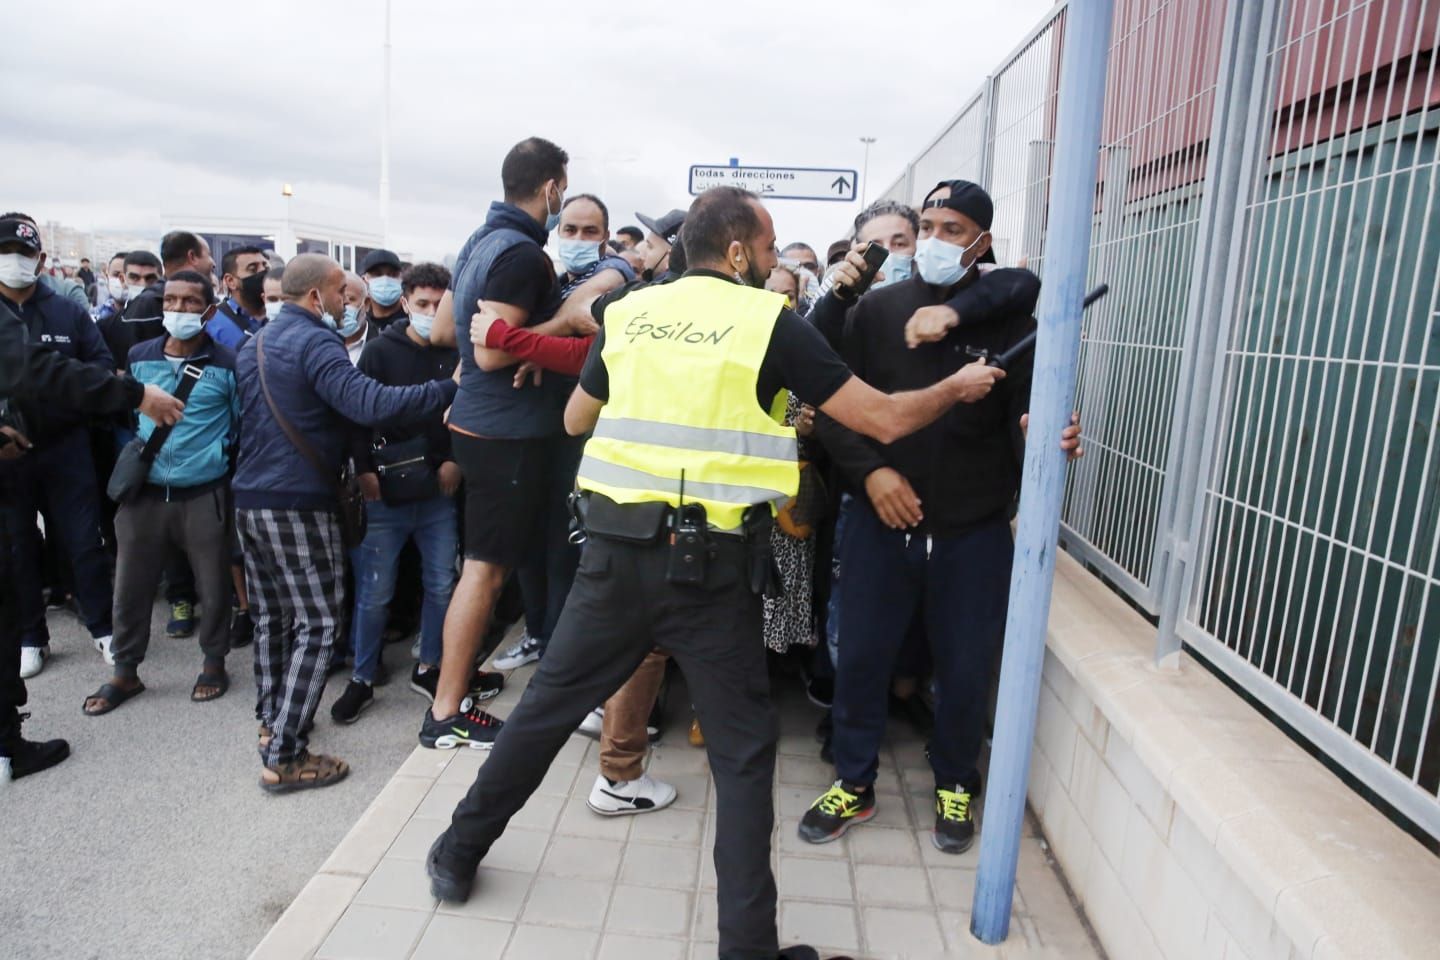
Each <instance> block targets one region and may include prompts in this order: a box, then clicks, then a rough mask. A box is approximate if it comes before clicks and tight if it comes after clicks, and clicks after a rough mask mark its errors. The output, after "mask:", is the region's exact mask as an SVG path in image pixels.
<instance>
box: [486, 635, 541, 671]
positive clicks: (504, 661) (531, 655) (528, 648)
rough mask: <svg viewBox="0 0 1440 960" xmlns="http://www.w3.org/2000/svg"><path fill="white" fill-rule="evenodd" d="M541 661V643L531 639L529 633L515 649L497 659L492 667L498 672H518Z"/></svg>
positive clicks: (512, 648)
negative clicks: (530, 664)
mask: <svg viewBox="0 0 1440 960" xmlns="http://www.w3.org/2000/svg"><path fill="white" fill-rule="evenodd" d="M539 659H540V641H539V640H534V639H531V637H530V635H529V634H528V633H527V634H525V635H524V636H522V637H521V638H520V641H519V642H518V643H516V644H515V645H514V646H513V647H511V648H510V649H509V650H506V651H505V652H504V653H502V654H500V656H498V657H496V658H495V660H494V662H493V663H491V664H490V665H491V666H492V667H494V668H495V669H496V670H518V669H519V668H521V667H523V666H525V664H527V663H534V662H535V661H536V660H539Z"/></svg>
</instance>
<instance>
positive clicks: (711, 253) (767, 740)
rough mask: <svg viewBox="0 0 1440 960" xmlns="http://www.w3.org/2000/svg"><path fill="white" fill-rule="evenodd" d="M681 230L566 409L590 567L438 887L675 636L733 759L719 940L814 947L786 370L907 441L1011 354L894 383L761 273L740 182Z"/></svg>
mask: <svg viewBox="0 0 1440 960" xmlns="http://www.w3.org/2000/svg"><path fill="white" fill-rule="evenodd" d="M684 244H685V252H686V255H687V259H688V261H689V265H690V269H689V270H687V271H686V273H685V275H684V276H683V277H681V278H680V279H678V280H676V281H674V282H672V283H668V284H664V285H656V286H650V287H643V288H639V289H636V290H634V291H633V292H631V293H629V294H628V295H627V296H625V297H623V298H619V299H616V300H612V301H611V302H609V303H608V305H606V306H605V307H604V315H603V318H602V319H603V328H602V330H601V333H600V335H599V336H597V337H596V340H595V343H594V344H593V345H592V347H591V350H590V354H589V358H588V359H587V361H586V365H585V369H584V371H583V372H582V373H581V376H580V386H579V387H578V388H577V389H576V391H575V393H574V394H573V395H572V397H571V399H570V404H569V406H568V408H567V409H566V411H565V426H566V429H567V430H568V431H569V432H570V433H571V434H573V435H577V436H578V435H582V434H584V433H592V436H591V439H590V440H589V442H588V443H587V444H586V447H585V455H584V459H583V460H582V462H581V465H580V471H579V477H578V485H579V487H580V490H581V491H582V494H581V502H582V503H583V506H582V507H581V512H582V513H583V519H584V527H585V531H586V534H587V536H588V539H587V541H586V543H585V549H584V554H583V556H582V558H581V562H580V571H579V574H578V575H577V576H576V578H575V584H574V586H573V587H572V588H571V591H570V596H569V598H568V600H567V601H566V604H565V609H564V612H563V613H562V615H561V617H560V622H559V625H558V626H557V627H556V630H555V633H554V635H553V636H552V637H551V639H550V647H549V649H548V651H547V652H546V655H545V657H544V659H542V660H541V661H540V665H539V667H538V668H537V669H536V672H535V675H534V677H532V678H531V680H530V685H529V686H528V687H527V688H526V690H525V694H524V696H523V697H522V698H521V700H520V702H519V704H517V705H516V707H515V710H514V712H513V713H511V715H510V719H509V720H508V722H507V723H506V725H505V728H504V730H502V731H501V733H500V736H499V738H498V739H497V740H496V742H495V745H494V749H493V751H492V753H491V756H490V758H489V761H488V762H487V763H486V764H485V765H484V766H483V767H481V768H480V772H479V775H478V776H477V777H476V780H475V783H474V785H473V786H471V788H470V791H469V793H468V794H467V795H466V796H465V798H464V799H463V800H461V802H460V804H459V806H458V807H457V808H456V810H455V814H454V818H453V820H452V822H451V825H450V828H449V829H448V830H447V831H445V833H443V834H442V835H441V836H440V837H439V839H437V840H436V841H435V844H434V846H433V847H432V848H431V850H430V854H429V857H428V858H427V864H426V867H427V872H428V873H429V875H430V878H431V891H432V893H433V894H434V895H435V896H436V897H438V898H439V899H442V900H462V901H463V900H465V899H467V898H468V897H469V894H470V888H471V885H472V883H473V881H474V878H475V869H476V866H477V865H478V864H479V862H480V860H481V859H482V858H483V857H484V856H485V854H486V852H487V851H488V850H489V849H490V846H491V844H493V843H494V842H495V840H496V839H497V838H499V836H500V834H501V832H502V831H503V830H504V829H505V825H506V823H507V822H508V821H509V819H510V817H511V816H513V815H514V814H515V813H516V812H517V811H518V810H519V809H520V808H521V807H522V806H523V805H524V804H525V802H526V800H527V799H529V797H530V795H531V793H532V792H534V790H535V789H536V788H537V787H538V786H539V785H540V781H541V780H542V779H543V777H544V776H545V773H546V771H547V770H548V769H549V766H550V763H551V761H552V760H553V759H554V757H555V754H556V753H557V752H558V751H559V750H560V748H561V747H562V746H563V745H564V743H565V741H566V740H567V739H568V738H569V736H570V734H571V733H572V732H573V731H574V730H575V728H576V726H577V725H578V724H579V723H580V721H581V719H583V718H584V716H585V715H586V714H587V713H588V712H589V711H590V710H592V709H593V708H594V707H596V706H598V705H599V704H601V703H603V702H604V701H605V700H606V698H608V697H609V696H610V694H612V693H613V692H614V691H615V690H616V689H617V688H618V687H619V686H620V685H621V684H622V683H623V682H624V681H625V680H626V679H627V678H628V677H629V676H630V675H631V674H632V673H633V672H634V670H635V668H636V666H638V665H639V663H640V661H641V660H642V659H644V657H645V655H646V654H647V653H648V652H649V651H650V650H652V649H653V648H655V647H661V648H663V649H665V650H667V651H669V652H670V654H671V655H672V656H673V657H674V658H675V660H676V661H677V662H678V663H679V665H680V668H681V670H682V671H683V672H684V673H685V678H686V683H687V686H688V688H689V691H690V697H691V700H692V701H693V703H694V705H695V711H696V714H697V715H698V716H699V719H700V723H701V725H702V726H703V727H704V729H705V740H706V749H707V751H708V753H709V761H710V770H711V773H712V774H713V775H714V777H715V789H716V796H717V798H718V799H717V818H716V827H715V848H714V851H715V874H716V880H717V886H718V890H717V897H718V900H719V903H718V907H719V909H718V916H719V941H720V944H719V955H720V957H721V958H724V960H740V958H745V960H760V958H763V960H774V958H776V957H785V958H795V960H798V958H813V957H816V956H817V954H816V953H815V951H814V950H813V949H811V948H809V947H806V946H792V947H789V948H787V949H786V950H785V951H783V952H782V951H781V950H780V949H779V944H778V941H777V936H776V930H775V880H774V877H773V876H772V875H771V871H770V835H771V832H772V827H773V824H774V812H773V810H772V807H771V789H772V781H773V778H774V768H775V740H776V726H777V725H776V719H775V715H774V712H773V710H772V708H771V704H770V692H769V683H768V676H767V673H766V666H765V650H764V644H763V642H762V639H761V631H762V612H761V610H762V608H761V593H762V592H763V590H764V588H765V586H766V584H767V581H768V579H769V574H770V571H771V570H772V568H773V565H772V563H771V561H770V558H769V556H768V554H767V553H766V552H765V550H766V545H768V543H769V524H770V522H771V517H772V514H773V508H774V506H775V505H777V504H780V503H783V502H784V501H785V500H787V499H788V498H790V497H791V496H792V495H794V493H795V491H796V488H797V486H798V484H799V467H798V464H797V461H796V446H795V433H794V430H792V429H791V428H788V427H783V426H781V425H780V421H781V415H782V413H783V412H784V409H785V397H786V391H787V390H789V391H793V392H794V393H795V394H796V395H797V396H798V397H799V398H800V399H801V400H803V401H805V402H807V403H810V404H812V405H814V406H816V407H818V408H820V409H821V410H823V411H824V412H825V413H826V414H828V415H829V416H831V417H833V418H834V419H835V420H837V421H839V422H840V423H842V424H845V425H846V426H847V427H849V428H851V429H852V430H855V431H857V432H859V433H862V434H865V435H867V436H871V437H874V438H875V439H877V440H879V441H881V442H882V443H890V442H893V441H894V440H896V439H898V438H899V437H902V436H905V435H906V434H908V433H911V432H913V431H915V430H917V429H919V428H920V427H922V426H924V425H926V424H928V423H930V422H932V421H933V420H935V419H936V418H937V417H939V416H940V415H941V414H942V413H944V412H945V411H946V410H947V409H949V407H950V406H951V405H953V404H955V403H957V402H974V401H976V400H979V399H980V398H982V397H983V396H985V394H987V393H988V392H989V390H990V388H991V386H992V384H993V383H994V382H995V381H996V380H997V379H999V378H1000V377H1003V376H1004V374H1003V373H1002V372H1001V371H999V370H997V369H995V368H991V367H986V366H984V365H982V364H978V363H977V364H972V365H970V366H967V367H964V368H962V369H961V370H960V371H958V372H957V373H956V374H954V375H953V376H951V377H950V378H948V379H946V380H944V381H941V382H940V383H938V384H936V385H935V386H933V387H931V388H929V389H926V390H919V391H912V392H907V393H897V394H890V395H886V394H882V393H880V392H879V391H876V390H874V389H873V388H871V387H869V386H867V385H866V384H864V383H863V382H861V381H860V380H859V379H858V378H856V377H855V376H854V375H852V374H851V372H850V371H849V369H848V368H847V367H846V366H845V364H844V363H843V362H842V361H841V360H840V359H839V357H837V356H836V355H835V353H834V352H833V351H832V350H831V349H830V347H829V345H828V344H827V343H826V341H825V338H824V337H823V336H821V334H820V333H819V332H818V331H817V330H815V328H813V327H811V326H810V325H809V324H808V323H806V322H805V321H804V320H802V319H801V318H800V317H799V316H797V315H796V314H794V313H793V312H791V311H790V310H788V309H786V308H785V303H784V298H782V297H781V296H779V295H778V294H773V293H768V292H766V291H765V290H763V289H761V288H762V287H763V285H764V282H765V279H766V277H768V276H769V274H770V271H771V270H772V269H773V268H774V266H775V264H776V262H777V259H778V257H777V254H776V250H775V228H774V225H773V223H772V221H771V219H770V215H769V214H768V213H767V212H766V211H765V208H764V207H763V206H762V205H761V204H760V201H759V200H758V198H756V197H755V196H754V195H752V194H750V193H747V192H745V191H743V190H739V189H736V188H731V187H718V188H715V189H713V190H710V191H708V192H706V193H705V194H703V195H702V196H700V197H699V198H698V199H696V201H695V202H694V204H692V205H691V207H690V211H689V213H688V214H687V215H686V218H685V234H684ZM592 431H593V432H592ZM678 879H680V878H677V880H678ZM686 882H688V880H687V881H686Z"/></svg>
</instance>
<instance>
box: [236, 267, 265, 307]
mask: <svg viewBox="0 0 1440 960" xmlns="http://www.w3.org/2000/svg"><path fill="white" fill-rule="evenodd" d="M240 296H241V297H242V298H243V299H244V300H245V301H246V302H247V303H259V302H261V301H262V300H264V299H265V273H264V271H261V272H260V273H252V274H250V276H248V277H246V278H245V279H243V280H241V281H240Z"/></svg>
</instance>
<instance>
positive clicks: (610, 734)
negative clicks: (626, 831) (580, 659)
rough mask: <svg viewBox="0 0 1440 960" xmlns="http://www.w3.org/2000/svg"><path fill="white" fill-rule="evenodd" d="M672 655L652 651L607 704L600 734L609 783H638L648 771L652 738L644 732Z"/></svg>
mask: <svg viewBox="0 0 1440 960" xmlns="http://www.w3.org/2000/svg"><path fill="white" fill-rule="evenodd" d="M669 657H670V655H669V654H668V653H664V652H662V651H660V650H651V651H650V652H649V653H647V654H646V655H645V659H644V660H643V661H641V663H640V666H638V667H636V668H635V672H634V673H632V674H631V675H630V679H629V680H626V681H625V685H624V686H622V687H621V688H620V689H619V690H616V691H615V693H614V694H613V695H612V696H611V697H610V699H609V700H606V701H605V723H604V726H603V727H602V729H601V731H600V773H601V774H602V775H603V776H605V777H606V778H607V779H610V780H620V781H626V782H628V781H631V780H639V779H640V775H641V774H643V773H644V772H645V751H646V750H647V749H649V747H650V737H649V735H648V734H647V733H646V731H645V727H646V724H647V723H648V722H649V720H650V710H651V709H652V708H653V707H654V706H655V698H656V697H657V696H659V695H660V682H661V681H662V680H664V679H665V661H666V660H667V659H669Z"/></svg>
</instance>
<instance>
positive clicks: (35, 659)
mask: <svg viewBox="0 0 1440 960" xmlns="http://www.w3.org/2000/svg"><path fill="white" fill-rule="evenodd" d="M48 659H50V645H49V644H48V643H47V644H46V645H45V646H43V647H21V648H20V679H21V680H29V679H30V678H31V677H36V676H39V675H40V671H41V670H44V669H45V661H46V660H48Z"/></svg>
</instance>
